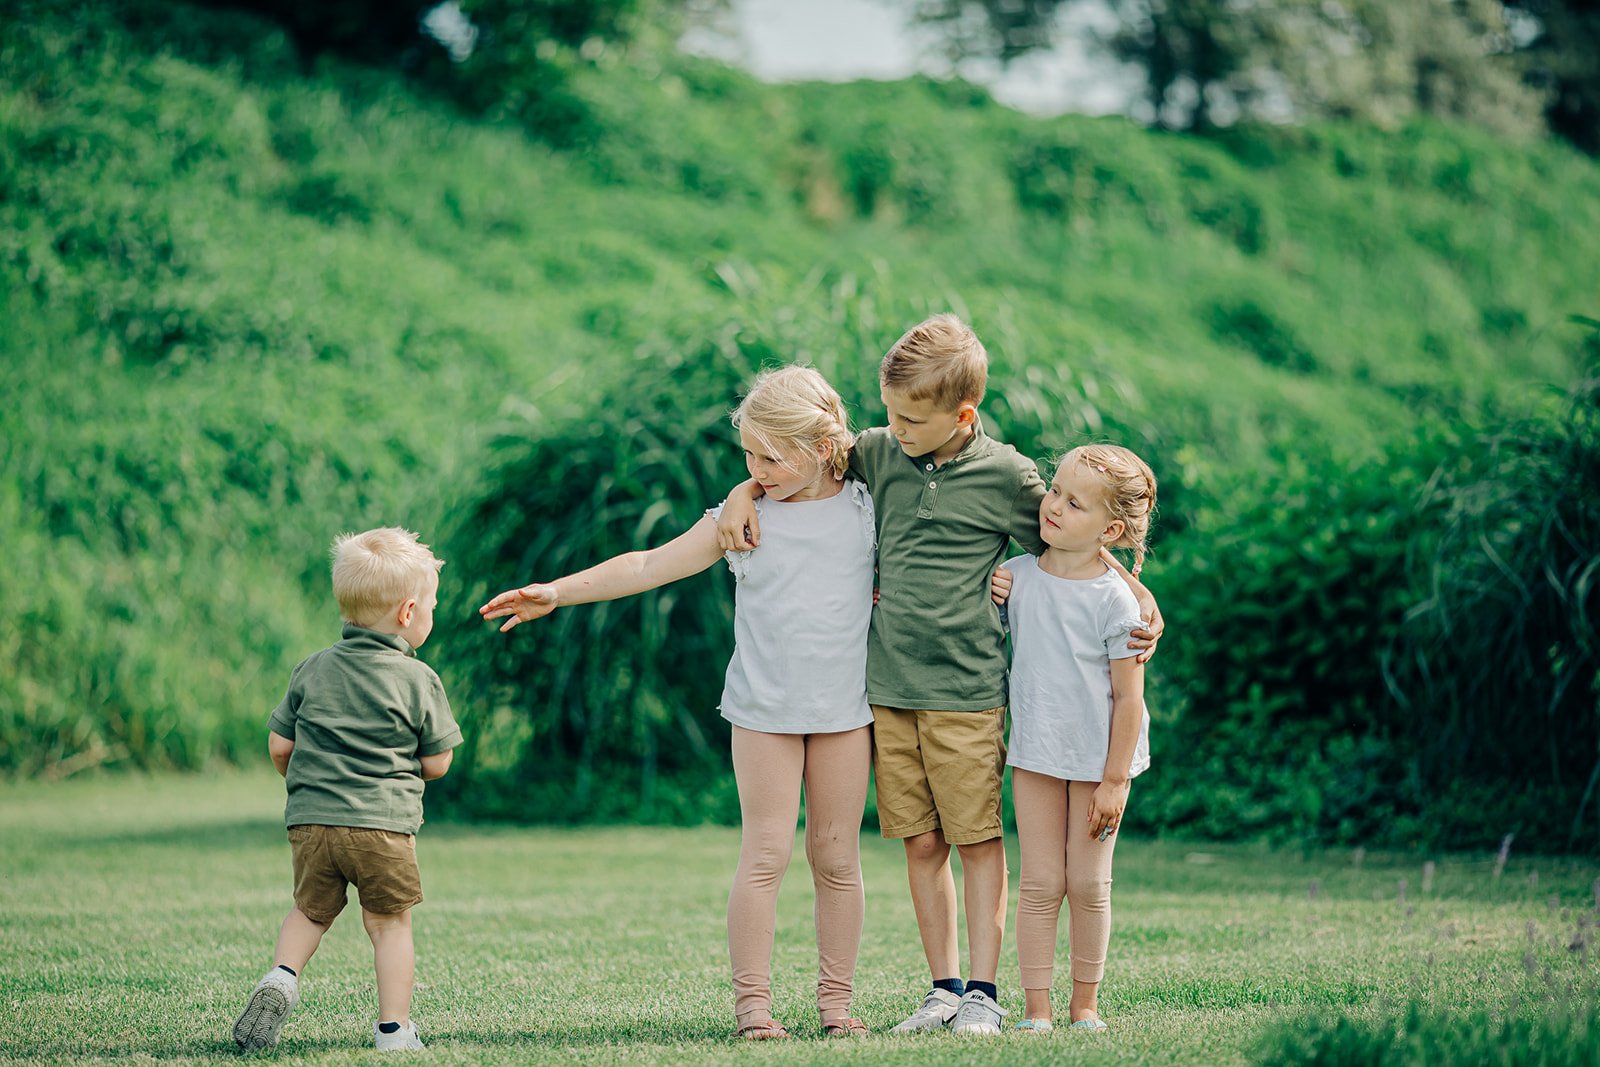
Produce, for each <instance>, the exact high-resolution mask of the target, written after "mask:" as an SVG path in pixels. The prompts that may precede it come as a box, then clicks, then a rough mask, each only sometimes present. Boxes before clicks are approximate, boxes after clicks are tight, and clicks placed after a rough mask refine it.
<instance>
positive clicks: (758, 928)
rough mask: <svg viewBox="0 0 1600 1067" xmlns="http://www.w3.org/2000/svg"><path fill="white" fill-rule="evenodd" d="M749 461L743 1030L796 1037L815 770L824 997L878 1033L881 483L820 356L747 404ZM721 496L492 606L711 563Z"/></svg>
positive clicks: (516, 619) (732, 669) (742, 741)
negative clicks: (848, 477)
mask: <svg viewBox="0 0 1600 1067" xmlns="http://www.w3.org/2000/svg"><path fill="white" fill-rule="evenodd" d="M733 424H734V425H735V426H736V427H738V429H739V441H740V444H741V445H742V446H743V448H744V458H745V465H746V466H747V467H748V468H749V470H750V475H751V477H753V478H754V479H756V480H757V481H758V482H760V483H761V486H762V488H763V489H765V490H766V496H765V497H764V498H763V500H762V503H761V504H760V505H758V507H759V509H760V515H761V528H762V530H763V532H764V534H765V536H764V537H763V539H762V542H761V547H759V548H757V549H754V550H753V551H749V552H728V553H726V558H727V561H728V566H729V568H730V569H732V571H733V575H734V579H735V581H736V582H737V585H736V587H735V593H734V649H733V658H732V659H731V660H729V662H728V671H727V676H726V680H725V683H724V686H723V690H722V703H721V711H722V717H723V718H725V719H727V720H728V721H729V722H731V723H732V724H733V771H734V777H735V779H736V781H737V783H738V787H739V811H740V816H741V819H742V823H743V830H742V835H741V838H740V846H739V867H738V870H737V871H736V872H735V873H734V876H733V889H732V891H731V892H730V893H729V895H728V954H729V956H730V957H731V958H732V962H733V990H734V1015H735V1017H736V1018H737V1020H738V1029H737V1030H736V1031H735V1034H736V1036H739V1037H745V1038H751V1039H761V1038H782V1037H788V1036H789V1035H788V1032H787V1031H785V1030H784V1028H783V1026H782V1025H780V1024H779V1023H778V1022H776V1021H775V1020H774V1019H773V1018H772V993H771V988H770V975H771V962H772V936H773V929H774V927H775V925H776V922H777V900H778V885H779V883H780V882H782V881H783V874H784V871H785V870H786V869H787V868H788V866H789V856H790V853H791V851H792V850H793V848H794V828H795V817H796V815H797V814H798V811H799V801H800V786H801V783H802V782H803V783H804V784H805V798H806V859H807V860H809V861H810V864H811V876H812V880H813V882H814V883H815V885H816V894H817V899H816V924H817V950H818V956H819V957H820V967H819V976H818V980H817V1008H818V1010H819V1011H820V1012H821V1015H822V1025H823V1029H824V1030H825V1031H826V1032H827V1033H829V1034H831V1035H840V1036H849V1035H858V1034H864V1033H866V1032H867V1028H866V1026H865V1025H863V1024H862V1022H861V1020H859V1019H855V1018H852V1017H851V1015H850V997H851V988H852V983H853V981H854V977H855V965H856V953H857V950H858V949H859V948H860V944H861V924H862V917H863V914H864V910H865V900H864V897H863V892H862V883H861V861H860V829H861V813H862V809H863V808H864V807H865V804H866V798H867V768H868V766H869V764H870V762H871V755H872V737H871V732H870V731H869V729H868V724H870V723H871V722H872V711H871V709H870V708H869V707H868V705H867V684H866V670H867V625H868V622H869V619H870V617H871V611H872V575H873V560H874V551H875V548H876V537H875V533H874V526H873V514H872V498H871V497H870V496H869V495H868V494H867V491H866V487H865V486H864V485H862V484H861V483H860V482H857V481H853V480H852V481H848V482H847V481H845V469H846V467H847V465H848V462H849V455H850V447H851V440H852V438H851V434H850V428H849V425H848V424H847V421H846V419H845V414H844V406H843V404H842V403H841V402H840V400H839V394H838V393H836V392H834V390H833V388H832V387H831V386H829V385H828V383H827V382H826V381H825V380H824V379H823V377H822V376H821V375H820V374H818V373H817V372H816V371H814V370H811V369H810V368H807V367H786V368H784V369H782V370H776V371H768V372H766V373H763V374H762V375H761V376H760V377H758V378H757V379H756V381H755V384H754V385H752V386H751V388H750V393H749V395H748V396H746V397H745V399H744V402H743V403H742V404H740V405H739V408H738V410H737V411H735V412H734V413H733ZM720 511H721V508H720V507H718V508H713V509H712V510H711V511H709V512H707V514H706V516H705V517H704V518H702V519H701V520H700V521H699V522H698V523H696V524H695V525H694V526H693V527H691V528H690V529H689V530H688V532H686V533H684V534H682V535H680V536H679V537H678V538H676V539H675V540H673V541H670V542H668V543H667V544H665V545H662V546H661V547H659V548H654V549H651V550H650V551H648V552H630V553H627V554H626V555H621V556H617V557H615V558H613V559H609V560H607V561H606V562H604V563H601V564H600V565H598V566H596V567H591V568H590V569H589V570H586V571H582V572H580V573H578V574H573V575H568V576H567V577H565V578H560V579H557V580H556V581H555V582H552V583H550V584H535V585H528V586H524V587H522V588H521V589H512V590H508V591H506V592H504V593H501V594H500V595H499V596H497V597H495V598H494V599H493V600H490V601H489V602H488V603H487V604H485V605H484V606H483V607H482V608H480V609H478V610H479V612H480V613H481V614H482V615H483V617H484V618H486V619H499V618H504V619H505V620H506V622H505V624H504V625H502V626H501V627H500V629H501V632H505V631H507V630H510V629H511V628H512V627H514V626H516V625H517V624H518V623H522V622H527V621H529V620H531V619H537V618H540V617H541V616H544V615H548V614H549V613H550V612H552V611H554V610H555V609H556V608H557V607H560V606H563V605H568V604H587V603H591V602H593V601H598V600H614V599H616V598H618V597H624V596H631V595H633V594H635V593H641V592H644V591H645V590H647V589H654V588H656V587H657V586H662V585H666V584H667V583H669V582H675V581H677V580H678V579H680V578H686V577H688V576H689V575H691V574H698V573H700V572H701V571H703V570H705V569H706V568H707V567H710V566H711V565H712V564H713V563H715V562H717V560H719V559H722V558H724V553H723V551H722V549H721V547H720V546H719V544H718V540H717V525H716V524H717V516H718V515H719V514H720Z"/></svg>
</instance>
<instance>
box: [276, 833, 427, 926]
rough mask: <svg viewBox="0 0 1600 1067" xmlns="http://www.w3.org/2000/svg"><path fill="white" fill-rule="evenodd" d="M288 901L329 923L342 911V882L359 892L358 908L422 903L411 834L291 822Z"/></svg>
mask: <svg viewBox="0 0 1600 1067" xmlns="http://www.w3.org/2000/svg"><path fill="white" fill-rule="evenodd" d="M289 848H290V850H291V851H292V852H293V854H294V906H295V907H297V908H299V909H300V911H301V912H302V913H303V914H304V915H305V917H306V918H308V919H311V920H313V921H315V922H319V923H330V922H332V921H333V919H334V916H336V915H338V914H339V913H340V912H341V911H343V910H344V905H345V892H344V891H345V886H347V885H354V886H355V887H356V889H357V891H359V892H360V894H361V907H362V910H364V911H370V912H373V913H374V914H377V915H394V914H396V913H398V912H402V911H405V910H406V909H407V908H409V907H411V906H412V905H413V904H419V903H421V902H422V875H421V873H420V872H419V871H418V870H417V839H416V838H415V837H413V836H412V835H411V834H399V833H395V832H394V831H393V830H368V829H364V828H362V827H357V826H315V825H312V826H291V827H289Z"/></svg>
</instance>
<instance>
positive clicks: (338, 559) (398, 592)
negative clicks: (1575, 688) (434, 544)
mask: <svg viewBox="0 0 1600 1067" xmlns="http://www.w3.org/2000/svg"><path fill="white" fill-rule="evenodd" d="M332 555H333V596H334V599H336V600H338V601H339V614H340V615H342V616H344V618H345V619H347V620H349V621H350V622H353V623H355V624H356V625H357V626H370V625H372V624H373V623H375V622H378V621H380V620H381V619H382V617H383V614H384V613H385V612H386V611H388V610H390V609H392V608H396V607H398V606H400V605H401V604H403V603H404V602H405V601H407V600H409V599H411V598H412V597H420V596H421V595H422V591H423V587H424V585H425V583H426V580H427V577H428V575H429V574H434V573H437V572H438V570H439V568H440V567H443V566H444V560H442V559H439V558H437V557H436V556H434V554H433V552H432V550H430V549H429V548H428V546H427V545H425V544H423V543H422V542H421V541H419V540H418V539H417V535H416V534H414V533H412V532H411V531H410V530H402V529H401V528H400V527H398V526H383V527H379V528H378V529H376V530H367V531H365V532H364V533H347V534H340V535H339V536H338V537H336V538H334V541H333V552H332Z"/></svg>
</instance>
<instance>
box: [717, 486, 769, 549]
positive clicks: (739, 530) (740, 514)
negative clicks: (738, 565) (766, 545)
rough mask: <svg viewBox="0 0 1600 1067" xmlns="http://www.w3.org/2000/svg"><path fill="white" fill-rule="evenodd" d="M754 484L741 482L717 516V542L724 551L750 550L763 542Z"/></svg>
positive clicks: (729, 495) (724, 502)
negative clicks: (757, 514)
mask: <svg viewBox="0 0 1600 1067" xmlns="http://www.w3.org/2000/svg"><path fill="white" fill-rule="evenodd" d="M754 485H755V483H754V482H753V481H749V482H741V483H740V484H739V485H737V486H735V487H734V489H733V492H731V493H729V494H728V499H727V500H725V501H723V504H722V514H721V515H720V516H719V517H718V518H717V543H718V544H719V545H721V546H722V550H723V551H724V552H748V551H749V550H750V549H752V548H755V547H756V546H757V545H759V544H760V543H761V520H760V519H759V518H757V516H756V495H757V494H756V492H755V489H754Z"/></svg>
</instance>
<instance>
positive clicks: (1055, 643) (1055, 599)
mask: <svg viewBox="0 0 1600 1067" xmlns="http://www.w3.org/2000/svg"><path fill="white" fill-rule="evenodd" d="M1003 566H1004V567H1005V568H1006V569H1007V570H1009V571H1010V572H1011V576H1012V584H1011V597H1010V599H1009V600H1007V601H1006V614H1007V615H1008V617H1009V618H1010V621H1011V743H1010V746H1009V754H1008V755H1007V758H1006V762H1007V763H1008V764H1010V765H1011V766H1013V767H1021V768H1022V769H1023V770H1025V771H1034V772H1036V773H1038V774H1048V775H1050V776H1051V777H1053V778H1063V779H1066V780H1067V781H1071V782H1098V781H1100V780H1101V779H1102V778H1103V777H1104V776H1105V768H1106V754H1107V753H1108V752H1109V751H1110V749H1111V661H1112V660H1114V659H1127V658H1128V657H1130V656H1137V655H1138V654H1139V650H1138V649H1135V648H1129V647H1128V636H1129V633H1130V632H1131V631H1133V630H1137V629H1141V628H1142V627H1143V623H1142V621H1141V620H1140V618H1139V602H1138V601H1137V600H1136V599H1135V598H1134V595H1133V591H1132V590H1131V589H1129V588H1128V584H1127V583H1126V582H1124V581H1123V580H1122V577H1121V576H1120V575H1119V574H1117V573H1116V572H1115V571H1113V570H1110V569H1109V568H1108V569H1107V570H1106V573H1104V574H1102V575H1101V576H1100V577H1098V578H1086V579H1082V580H1076V579H1071V578H1058V577H1056V576H1055V575H1053V574H1050V573H1048V572H1046V571H1043V570H1041V569H1040V568H1039V560H1038V557H1036V556H1018V557H1017V558H1015V559H1010V560H1007V561H1006V562H1005V563H1004V564H1003ZM1149 766H1150V713H1149V711H1148V710H1146V711H1144V716H1143V719H1142V720H1141V722H1140V723H1139V744H1138V747H1136V748H1135V749H1134V753H1133V764H1132V766H1130V767H1129V768H1128V775H1129V777H1132V776H1133V775H1136V774H1139V773H1141V772H1143V771H1144V770H1145V769H1146V768H1148V767H1149Z"/></svg>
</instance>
